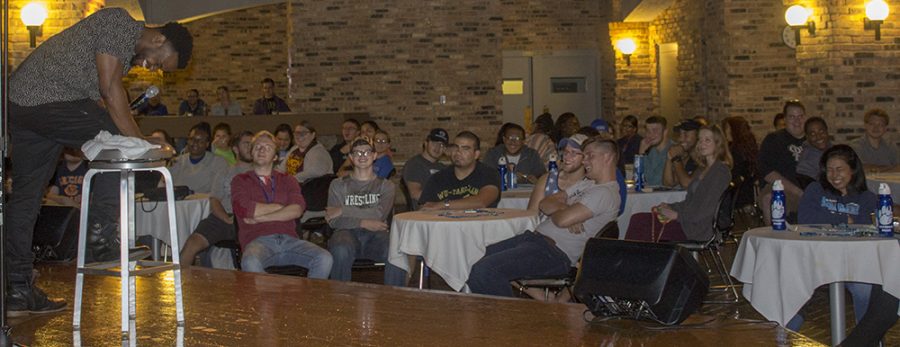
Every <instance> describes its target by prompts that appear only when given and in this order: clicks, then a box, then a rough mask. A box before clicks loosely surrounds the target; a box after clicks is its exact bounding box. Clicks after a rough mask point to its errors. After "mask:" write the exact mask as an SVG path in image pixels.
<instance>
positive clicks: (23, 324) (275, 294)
mask: <svg viewBox="0 0 900 347" xmlns="http://www.w3.org/2000/svg"><path fill="white" fill-rule="evenodd" d="M38 269H39V270H40V272H41V277H40V278H39V279H38V282H39V283H40V285H41V286H42V287H43V288H45V289H46V291H47V292H48V293H49V294H50V295H51V296H58V297H64V298H67V300H69V302H70V303H71V302H72V297H73V292H74V290H73V287H74V285H73V283H74V278H75V274H74V267H73V266H70V265H42V266H40V267H39V268H38ZM183 279H184V295H185V311H186V324H185V328H184V330H183V332H184V334H183V345H184V346H300V345H303V346H307V345H309V346H328V345H335V346H450V345H453V346H487V345H491V346H508V345H516V346H582V345H583V346H622V345H625V346H725V345H740V346H751V345H765V346H773V345H785V346H820V344H819V343H817V342H815V341H812V340H810V339H807V338H805V337H803V336H800V335H797V334H795V333H792V332H788V331H785V330H783V329H782V328H780V327H777V326H775V325H774V324H771V323H756V322H746V321H739V320H734V319H725V320H722V319H717V320H714V322H712V323H709V324H706V325H703V326H699V327H682V328H679V329H668V330H654V329H650V328H648V327H650V325H649V324H644V323H638V322H633V321H607V322H602V323H596V322H594V323H592V322H587V321H585V318H584V314H585V312H584V306H582V305H580V304H550V303H543V302H538V301H533V300H527V299H501V298H493V297H487V296H480V295H464V294H457V293H453V292H446V291H427V290H426V291H420V290H417V289H413V288H392V287H386V286H382V285H377V284H365V283H341V282H335V281H323V280H309V279H306V278H296V277H285V276H277V275H267V274H250V273H243V272H236V271H225V270H213V269H205V268H190V269H186V270H184V271H183ZM172 287H173V282H172V280H171V275H164V274H159V275H156V276H154V277H144V278H139V279H138V281H137V290H138V314H137V330H138V331H137V335H136V336H137V344H138V345H144V346H173V345H181V342H182V341H178V338H177V336H178V335H179V334H177V329H176V325H175V310H174V304H173V303H174V295H173V294H172ZM118 295H119V283H118V279H117V278H110V277H97V276H89V277H88V278H87V281H86V286H85V308H84V314H83V318H82V319H83V321H82V331H81V334H80V339H81V340H80V342H81V345H83V346H111V345H121V341H120V334H119V331H120V327H119V296H118ZM589 315H590V314H589V313H588V316H589ZM709 318H710V317H708V316H702V315H694V316H692V317H691V319H689V321H687V322H686V324H687V323H692V322H693V323H696V322H704V321H706V320H707V319H709ZM11 323H12V326H13V330H12V335H13V338H14V340H15V342H17V343H23V344H27V345H34V346H70V345H73V344H76V343H75V341H73V336H74V334H73V332H72V310H71V306H70V307H69V309H68V310H66V311H63V312H62V313H59V314H51V315H44V316H31V317H27V318H23V319H18V320H12V321H11Z"/></svg>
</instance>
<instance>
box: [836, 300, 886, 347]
mask: <svg viewBox="0 0 900 347" xmlns="http://www.w3.org/2000/svg"><path fill="white" fill-rule="evenodd" d="M898 302H900V301H898V299H897V298H896V297H894V296H893V295H891V294H888V293H887V292H885V291H884V290H883V289H882V287H881V286H880V285H872V293H871V294H870V296H869V309H868V310H866V315H865V316H863V317H862V320H860V321H859V324H856V327H855V328H853V331H851V332H850V335H849V336H847V338H846V339H844V341H843V342H841V346H844V347H856V346H877V345H878V341H880V340H881V339H883V338H884V334H885V333H887V331H888V330H889V329H891V327H892V326H894V324H895V323H897V318H898V316H897V308H898V305H900V303H898Z"/></svg>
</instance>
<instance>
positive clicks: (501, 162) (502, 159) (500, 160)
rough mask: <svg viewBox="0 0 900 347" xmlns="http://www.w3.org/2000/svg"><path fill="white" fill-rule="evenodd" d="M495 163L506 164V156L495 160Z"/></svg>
mask: <svg viewBox="0 0 900 347" xmlns="http://www.w3.org/2000/svg"><path fill="white" fill-rule="evenodd" d="M497 165H506V157H500V159H499V160H497Z"/></svg>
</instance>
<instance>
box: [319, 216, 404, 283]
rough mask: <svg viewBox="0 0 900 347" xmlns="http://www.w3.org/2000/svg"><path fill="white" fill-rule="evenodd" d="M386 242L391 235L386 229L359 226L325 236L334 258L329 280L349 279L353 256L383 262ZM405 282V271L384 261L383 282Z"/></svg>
mask: <svg viewBox="0 0 900 347" xmlns="http://www.w3.org/2000/svg"><path fill="white" fill-rule="evenodd" d="M390 242H391V236H390V234H388V233H387V232H386V231H369V230H366V229H362V228H359V229H350V230H338V231H335V232H334V234H333V235H331V238H329V239H328V251H329V252H331V256H332V257H334V266H332V267H331V279H333V280H338V281H349V280H350V276H351V273H352V270H353V262H354V261H356V258H364V259H371V260H374V261H376V262H382V263H387V258H388V245H390ZM405 281H406V272H405V271H403V270H400V268H398V267H396V266H394V265H391V264H385V269H384V283H385V284H387V285H403V283H404V282H405Z"/></svg>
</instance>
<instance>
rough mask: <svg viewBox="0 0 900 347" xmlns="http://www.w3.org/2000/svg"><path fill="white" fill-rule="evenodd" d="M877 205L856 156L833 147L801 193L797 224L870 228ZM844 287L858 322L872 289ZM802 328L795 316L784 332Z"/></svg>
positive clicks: (857, 285) (848, 149) (855, 284)
mask: <svg viewBox="0 0 900 347" xmlns="http://www.w3.org/2000/svg"><path fill="white" fill-rule="evenodd" d="M811 119H815V118H811ZM807 124H809V123H808V122H807ZM877 203H878V197H877V196H876V195H875V193H872V192H870V191H869V190H868V187H866V174H865V172H864V171H863V165H862V162H861V161H860V160H859V157H858V156H857V155H856V152H854V151H853V148H851V147H850V146H847V145H835V146H833V147H831V148H829V149H828V150H826V151H825V153H823V154H822V156H821V159H820V160H819V175H818V181H814V182H812V183H810V184H809V186H808V187H806V191H804V192H803V198H802V199H801V200H800V206H799V209H798V211H797V213H798V214H797V221H798V222H799V223H801V224H872V220H871V217H870V216H869V214H870V213H873V212H875V209H876V208H877ZM845 287H846V288H847V290H848V291H850V295H851V296H852V297H853V312H854V314H855V316H856V321H857V322H859V321H860V319H861V318H862V317H863V316H864V315H865V314H866V308H867V307H868V303H869V292H870V291H871V289H872V285H870V284H866V283H858V282H849V283H846V284H845ZM802 324H803V314H802V313H798V314H797V315H796V316H794V318H793V319H791V321H790V322H788V324H787V326H786V328H788V329H791V330H794V331H798V330H799V329H800V326H801V325H802Z"/></svg>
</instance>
